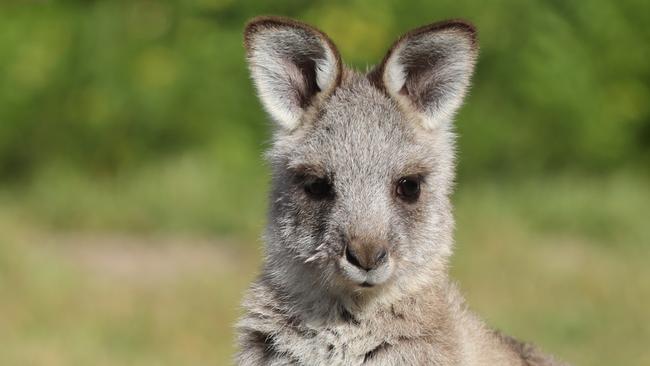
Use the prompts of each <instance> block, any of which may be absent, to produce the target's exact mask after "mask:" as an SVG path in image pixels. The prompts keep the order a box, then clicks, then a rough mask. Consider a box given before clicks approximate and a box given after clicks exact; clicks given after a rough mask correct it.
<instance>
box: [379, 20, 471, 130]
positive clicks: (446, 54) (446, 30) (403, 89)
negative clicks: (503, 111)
mask: <svg viewBox="0 0 650 366" xmlns="http://www.w3.org/2000/svg"><path fill="white" fill-rule="evenodd" d="M477 55H478V42H477V39H476V29H475V28H474V26H473V25H471V24H470V23H467V22H464V21H460V20H451V21H445V22H440V23H435V24H430V25H427V26H424V27H421V28H417V29H415V30H412V31H411V32H409V33H406V34H405V35H403V36H402V37H401V38H400V39H398V40H397V41H396V42H395V43H394V44H393V46H392V47H391V48H390V50H389V51H388V53H387V54H386V57H384V60H383V61H382V63H381V64H380V65H378V66H377V67H376V68H375V69H374V70H373V71H371V73H370V75H369V78H370V79H371V80H372V81H373V82H374V83H375V84H377V85H378V86H379V88H380V89H383V90H385V91H386V92H387V93H388V94H389V95H390V96H391V97H393V98H394V99H395V100H397V102H398V103H400V104H401V105H403V106H404V107H406V109H407V110H411V111H415V112H416V113H417V114H418V115H420V116H421V120H422V123H423V124H424V127H426V128H435V127H437V126H439V125H440V124H441V123H444V122H446V121H450V120H451V118H452V117H453V115H454V113H455V112H456V110H457V109H458V108H459V107H460V105H461V103H462V101H463V97H464V96H465V93H466V91H467V89H468V87H469V84H470V78H471V76H472V72H473V70H474V64H475V63H476V57H477Z"/></svg>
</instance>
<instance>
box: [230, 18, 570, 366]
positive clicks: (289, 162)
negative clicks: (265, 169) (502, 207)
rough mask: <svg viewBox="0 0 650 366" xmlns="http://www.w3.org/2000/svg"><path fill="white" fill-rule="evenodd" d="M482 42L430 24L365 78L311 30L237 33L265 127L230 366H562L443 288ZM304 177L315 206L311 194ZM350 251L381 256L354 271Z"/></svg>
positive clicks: (460, 27) (295, 25)
mask: <svg viewBox="0 0 650 366" xmlns="http://www.w3.org/2000/svg"><path fill="white" fill-rule="evenodd" d="M477 45H478V43H477V39H476V31H475V29H474V27H473V26H472V25H471V24H469V23H467V22H464V21H458V20H455V21H447V22H442V23H435V24H432V25H429V26H425V27H422V28H418V29H416V30H414V31H412V32H409V33H407V34H406V35H404V36H403V37H401V38H400V39H399V40H398V41H397V42H396V43H395V44H394V45H393V46H392V47H391V48H390V50H389V51H388V53H387V55H386V57H385V58H384V60H383V61H382V62H381V63H380V64H379V65H378V66H377V67H376V68H374V69H373V70H372V71H370V72H369V73H367V74H362V73H359V72H356V71H354V70H350V69H348V68H346V67H345V66H344V65H343V64H342V63H341V62H340V56H339V54H338V51H337V50H336V47H335V46H334V44H333V43H332V42H331V41H330V40H329V38H328V37H327V36H326V35H325V34H324V33H322V32H320V31H318V30H316V29H314V28H312V27H310V26H308V25H306V24H303V23H300V22H297V21H295V20H290V19H286V18H278V17H261V18H256V19H253V20H252V21H251V22H250V23H249V24H248V25H247V27H246V30H245V46H246V49H247V57H248V62H249V67H250V70H251V75H252V78H253V81H254V83H255V85H256V87H257V91H258V94H259V97H260V99H261V101H262V104H263V105H264V106H265V108H266V109H267V110H268V112H269V114H270V115H271V117H272V118H273V120H274V121H275V122H276V128H275V131H274V136H273V144H272V146H271V148H270V150H269V151H268V152H267V160H268V161H269V163H270V166H271V169H272V174H273V175H272V188H271V197H270V199H271V204H270V209H269V223H268V226H267V228H266V232H265V260H264V265H263V268H262V272H261V274H260V276H259V277H258V278H257V279H256V280H255V282H254V283H253V284H252V285H251V287H250V289H249V291H248V292H247V294H246V296H245V299H244V302H243V306H244V309H245V314H244V316H243V317H242V319H241V320H240V321H239V323H238V325H237V331H238V336H239V349H240V350H239V353H238V355H237V363H238V364H240V365H535V366H542V365H546V366H551V365H560V363H557V362H556V361H554V360H553V359H552V358H550V357H548V356H545V355H543V354H541V353H540V352H539V351H537V350H536V349H535V348H534V347H532V346H529V345H524V344H521V343H519V342H517V341H515V340H513V339H512V338H509V337H506V336H503V335H501V334H499V333H498V332H495V331H493V330H492V329H490V328H489V327H487V326H486V325H485V324H484V323H483V322H482V321H481V320H479V319H478V318H477V317H476V316H475V315H474V314H473V313H472V312H470V311H469V310H468V309H467V306H466V304H465V302H464V300H463V297H462V296H461V295H460V292H459V291H458V289H457V288H456V286H455V285H454V283H453V282H452V281H451V280H450V279H449V277H448V262H449V257H450V256H451V254H452V249H453V248H452V247H453V235H452V234H453V227H454V221H453V216H452V206H451V203H450V195H451V193H452V189H453V181H454V161H455V152H454V151H455V136H454V132H453V125H452V117H453V115H454V113H455V112H456V110H457V109H458V108H459V107H460V105H461V103H462V99H463V97H464V95H465V93H466V91H467V89H468V87H469V81H470V78H471V75H472V72H473V68H474V64H475V61H476V57H477V53H478V46H477ZM404 177H417V178H413V179H417V180H418V182H419V185H420V192H419V196H418V198H417V200H415V201H407V200H404V199H402V198H400V196H399V194H398V189H397V188H396V187H397V186H398V185H399V182H400V181H402V179H403V178H404ZM315 179H318V180H320V181H323V182H328V184H329V186H330V187H331V189H330V190H328V191H327V192H326V193H327V195H326V196H323V197H321V198H318V199H316V198H314V197H313V196H310V194H309V193H308V191H309V190H308V189H307V188H306V187H307V186H308V184H310V183H309V182H313V181H314V180H315ZM352 243H362V244H363V245H364V248H366V249H367V248H372V245H374V244H377V245H379V243H381V245H382V248H383V247H384V246H385V247H386V248H387V249H388V252H389V256H388V257H387V259H386V260H385V261H382V265H381V266H377V268H376V269H375V268H373V269H367V270H360V269H359V268H357V267H358V265H357V266H355V265H354V260H351V259H350V258H349V256H348V255H347V254H346V253H347V252H346V248H347V247H348V246H350V245H351V244H352ZM369 252H372V251H371V250H369Z"/></svg>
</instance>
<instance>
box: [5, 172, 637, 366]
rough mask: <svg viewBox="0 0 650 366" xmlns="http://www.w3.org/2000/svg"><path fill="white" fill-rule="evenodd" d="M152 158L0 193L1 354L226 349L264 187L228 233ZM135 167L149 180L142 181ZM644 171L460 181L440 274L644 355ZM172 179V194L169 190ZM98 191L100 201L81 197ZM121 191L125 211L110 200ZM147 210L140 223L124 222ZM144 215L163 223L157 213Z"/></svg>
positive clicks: (588, 342) (575, 341)
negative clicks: (113, 177) (144, 163)
mask: <svg viewBox="0 0 650 366" xmlns="http://www.w3.org/2000/svg"><path fill="white" fill-rule="evenodd" d="M190 166H191V164H190ZM165 171H166V169H164V168H160V169H159V170H156V171H154V172H148V173H144V175H142V176H141V177H142V178H140V180H138V179H135V180H133V181H132V183H128V184H127V183H125V182H128V181H127V180H126V179H125V180H124V181H121V182H120V183H119V184H116V185H115V186H114V188H112V189H105V186H93V184H92V183H88V182H84V181H82V180H79V181H78V183H77V184H76V185H67V184H68V183H69V182H71V179H72V178H69V177H68V178H56V179H54V178H53V179H54V180H55V182H54V185H53V187H63V188H61V189H63V190H64V192H63V193H62V194H64V196H65V197H67V200H60V202H59V201H57V198H56V197H54V198H52V197H50V198H48V195H47V194H45V193H43V192H44V191H39V189H42V188H38V187H36V188H28V189H26V190H23V191H21V193H22V196H20V197H18V196H11V195H10V193H11V192H10V191H7V192H5V194H3V195H1V196H0V197H2V200H3V202H4V203H5V204H4V205H2V206H0V364H2V365H9V366H13V365H45V366H50V365H66V366H67V365H88V364H93V365H205V364H215V365H222V364H229V363H230V361H231V357H232V354H233V352H234V348H233V343H234V340H233V332H232V325H233V322H234V321H235V319H236V317H237V315H238V304H239V299H240V297H241V293H242V291H243V290H244V289H245V287H246V285H247V283H248V282H249V281H250V280H251V279H252V278H253V276H254V274H255V272H256V270H257V266H258V264H259V257H260V254H259V250H258V249H257V245H256V244H257V243H256V239H255V236H256V235H257V231H258V230H259V226H260V224H261V222H262V220H263V217H262V215H263V214H262V212H263V205H264V200H263V199H261V198H259V197H248V198H246V197H244V198H241V197H240V198H239V199H240V201H241V202H240V206H241V207H244V208H246V210H250V212H251V214H250V215H251V216H250V217H249V218H247V219H246V220H247V222H248V223H245V224H241V226H237V227H236V229H233V230H232V231H231V232H226V233H229V234H228V236H229V237H230V239H226V238H224V236H223V235H222V234H220V232H219V231H218V225H217V229H215V226H212V224H209V221H200V222H199V223H195V224H191V222H190V221H191V219H196V218H201V217H205V218H206V219H205V220H207V217H209V216H210V215H211V214H217V213H218V214H221V215H224V214H226V213H227V210H226V209H225V208H223V207H220V208H209V207H208V208H205V207H202V206H201V204H200V203H201V202H202V200H203V202H204V205H207V206H209V204H211V203H215V202H217V200H216V199H214V198H212V199H210V198H209V197H202V196H201V195H204V194H207V192H209V191H210V189H209V184H207V186H206V187H202V186H198V188H197V187H196V186H185V185H184V184H188V183H184V184H171V183H170V182H171V181H173V180H174V179H176V178H174V174H168V175H165V174H166V173H164V172H165ZM192 171H194V172H195V173H193V175H190V177H192V179H191V180H195V179H198V180H200V179H203V178H205V174H208V173H205V172H202V170H201V169H198V168H191V167H190V168H186V170H182V169H181V172H184V173H183V174H185V173H187V172H192ZM161 172H163V173H161ZM146 176H149V177H154V178H155V179H154V180H153V181H155V182H157V183H158V184H159V186H158V187H162V188H152V191H151V192H147V191H146V190H145V189H144V188H142V187H146V183H147V179H149V178H146ZM57 179H58V180H59V183H56V180H57ZM151 182H152V181H149V183H151ZM181 183H182V182H181ZM122 184H124V185H122ZM243 184H250V183H243ZM152 186H153V185H152ZM648 186H649V185H648V180H647V179H646V178H640V177H637V176H631V175H621V176H614V177H611V178H607V179H600V180H594V179H587V178H575V177H574V178H552V179H551V178H548V179H545V180H543V181H530V182H521V183H518V184H515V183H507V184H501V183H498V182H492V183H491V182H480V183H476V184H472V183H465V184H464V185H463V186H461V189H460V191H459V193H458V194H457V195H456V196H455V202H456V216H457V227H458V230H457V252H456V255H455V257H454V260H453V274H454V276H455V278H457V279H458V281H459V282H460V284H461V287H462V288H463V290H464V291H465V293H466V295H467V298H468V300H469V303H470V305H471V307H472V308H473V309H474V310H476V311H477V312H478V313H480V314H481V316H483V317H484V318H486V319H487V320H488V322H489V323H490V324H491V325H493V326H495V327H498V328H500V329H502V330H504V331H506V332H508V333H510V334H513V335H515V336H517V337H520V338H522V339H526V340H530V341H534V342H536V343H538V344H540V345H541V346H542V347H543V348H544V349H545V350H547V351H549V352H552V353H555V354H557V355H559V356H560V357H561V358H563V359H566V360H568V361H570V362H571V363H573V364H575V365H596V366H599V365H602V366H605V365H614V364H619V365H647V364H650V353H649V352H648V351H647V340H648V339H650V313H649V312H648V311H647V308H646V306H647V304H648V303H650V267H649V266H648V265H647V263H648V258H650V245H649V244H650V241H649V240H648V238H650V227H648V225H647V223H646V221H647V215H645V212H646V209H647V207H649V205H650V195H649V194H648ZM93 187H94V188H93ZM169 187H174V188H176V189H177V190H176V191H175V192H176V194H177V195H179V197H181V198H182V199H180V200H179V199H169V198H168V197H169V195H166V194H164V193H165V190H168V189H170V188H169ZM179 187H180V188H179ZM188 187H189V188H188ZM75 189H76V190H77V195H75V194H74V191H75ZM119 191H123V192H125V193H124V195H123V196H120V195H119V194H118V192H119ZM89 192H90V193H89ZM93 192H94V193H93ZM102 192H104V193H105V194H106V195H108V197H110V198H101V193H102ZM137 192H141V193H142V194H141V195H138V194H137ZM190 192H194V193H193V194H194V195H195V196H192V197H194V198H191V199H190V198H188V197H190V196H188V195H189V194H190ZM156 197H158V198H159V203H158V205H154V204H153V203H154V202H155V201H156V199H155V198H156ZM39 200H40V201H41V202H43V207H45V210H48V212H51V213H48V212H45V213H44V212H42V211H39V210H38V204H37V202H38V201H39ZM188 200H189V201H191V202H187V201H188ZM253 201H254V202H253ZM147 202H149V203H147ZM98 203H102V204H108V203H110V205H112V206H113V208H111V209H107V208H105V207H99V208H98V210H100V211H101V213H100V214H95V213H94V211H92V210H89V208H90V207H93V205H95V204H98ZM206 203H207V204H206ZM148 204H150V206H148ZM86 205H87V206H86ZM177 205H180V207H181V209H180V212H178V211H175V208H176V206H177ZM64 206H65V207H64ZM120 207H127V208H130V209H131V210H135V211H131V210H125V211H123V215H122V216H119V215H117V214H116V213H114V212H119V208H120ZM196 207H198V208H196ZM231 207H233V206H231ZM59 208H60V210H61V212H63V213H64V214H68V215H70V216H69V217H68V218H67V219H65V220H63V222H64V223H65V224H63V225H61V221H55V220H52V219H51V218H52V217H55V216H56V215H55V214H54V213H56V211H57V210H58V209H59ZM136 209H137V210H136ZM102 210H103V211H102ZM256 210H257V211H256ZM254 211H255V212H257V213H253V212H254ZM134 212H135V213H134ZM71 213H74V214H71ZM84 213H85V214H86V215H87V216H84ZM75 215H76V216H75ZM149 215H152V217H153V218H149V221H148V224H147V225H150V226H145V228H146V229H145V230H142V228H139V227H137V226H129V220H130V219H131V218H133V217H142V218H147V217H149ZM183 215H190V218H189V219H188V218H186V217H184V216H183ZM231 215H232V214H231ZM74 217H78V225H76V226H75V224H74V220H73V219H72V218H74ZM233 217H234V216H231V217H227V218H216V219H215V220H222V222H224V223H227V222H229V221H228V220H234V218H233ZM157 218H164V219H162V221H163V223H172V222H175V223H176V224H175V225H170V227H165V226H164V225H161V227H156V226H155V220H156V219H157ZM67 220H70V221H67ZM251 223H252V224H251ZM192 225H194V226H192ZM233 233H235V234H233ZM233 238H234V239H233Z"/></svg>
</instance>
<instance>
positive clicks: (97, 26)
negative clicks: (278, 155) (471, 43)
mask: <svg viewBox="0 0 650 366" xmlns="http://www.w3.org/2000/svg"><path fill="white" fill-rule="evenodd" d="M260 14H278V15H287V16H292V17H296V18H298V19H302V20H304V21H307V22H309V23H312V24H314V25H316V26H318V27H320V28H321V29H323V30H324V31H325V32H327V33H328V34H330V36H331V37H332V38H333V40H334V41H335V42H336V43H337V44H338V46H339V48H340V50H341V53H342V55H343V57H344V59H345V60H346V61H347V63H349V64H350V65H352V66H355V67H358V68H361V69H365V68H366V67H368V65H372V64H373V63H375V62H377V61H378V60H379V59H380V58H381V57H382V56H383V54H384V52H385V51H386V49H387V48H388V46H389V45H390V43H391V42H392V41H393V40H394V39H395V38H396V37H397V36H398V35H400V34H401V33H403V32H405V31H407V30H408V29H410V28H413V27H416V26H419V25H422V24H425V23H429V22H432V21H436V20H442V19H444V18H455V17H462V18H466V19H469V20H471V21H473V22H474V23H475V24H476V25H477V27H478V29H479V32H480V43H481V47H482V49H481V56H480V61H479V64H478V69H477V72H476V77H475V78H474V87H473V89H472V92H471V95H470V96H469V98H468V100H467V103H466V105H465V107H464V108H463V109H462V111H461V112H460V114H459V116H458V119H457V128H458V132H459V146H460V147H459V156H460V161H459V167H458V169H459V178H458V189H457V193H456V194H455V196H454V202H455V205H456V216H457V219H458V225H457V252H456V256H455V257H454V260H453V272H454V275H455V277H456V278H457V279H458V281H459V282H460V285H461V287H462V288H463V290H464V291H465V293H466V295H467V297H468V300H469V302H470V304H471V307H472V308H473V309H474V310H476V311H477V312H479V313H480V314H481V315H482V316H484V317H485V318H486V319H487V320H488V322H489V323H490V324H491V325H493V326H494V327H497V328H499V329H502V330H503V331H505V332H508V333H510V334H513V335H515V336H517V337H519V338H522V339H525V340H534V341H536V342H537V343H538V344H540V345H541V346H542V347H543V348H544V349H546V350H547V351H550V352H553V353H555V354H557V355H559V356H560V357H561V358H564V359H566V360H568V361H570V362H572V363H574V364H576V365H603V366H604V365H650V351H649V350H648V342H650V312H649V311H648V306H650V265H649V264H650V221H649V219H650V217H649V214H648V208H649V207H650V169H649V167H650V103H649V102H650V66H649V65H650V63H649V59H650V26H649V25H650V2H648V1H646V0H618V1H613V0H612V1H608V0H590V1H559V0H558V1H556V0H546V1H542V0H530V1H516V0H510V1H507V0H497V1H490V2H487V1H486V2H477V1H459V0H457V1H397V0H374V1H315V2H300V1H287V0H279V1H273V2H265V1H246V2H244V1H234V0H177V1H153V0H149V1H147V0H128V1H127V0H115V1H99V0H98V1H90V0H84V1H81V0H78V1H72V0H68V1H25V0H3V1H2V2H1V3H0V364H2V365H48V366H49V365H208V364H210V365H223V364H229V363H230V362H231V357H232V354H233V352H234V346H233V344H234V340H233V330H232V325H233V322H234V321H235V319H236V317H237V315H238V314H239V309H238V303H239V299H240V296H241V294H242V291H243V290H244V289H245V287H246V285H247V283H248V282H249V281H250V280H251V279H252V278H253V277H254V275H255V273H256V271H257V269H258V265H259V261H260V256H261V250H260V247H261V243H260V239H259V234H260V231H261V229H262V228H263V226H264V223H265V210H266V195H267V193H266V192H267V188H268V169H267V167H266V166H265V164H264V162H263V159H262V158H261V154H262V152H263V150H264V149H265V147H266V146H267V143H268V138H269V125H270V124H269V123H268V121H267V118H266V116H265V115H264V113H263V111H262V109H261V107H260V104H259V102H258V101H257V99H256V97H255V95H254V91H253V89H252V87H251V83H250V81H249V79H248V75H247V71H246V68H245V63H244V50H243V47H242V37H241V32H242V29H243V25H244V23H245V21H246V20H247V19H248V18H250V17H252V16H255V15H260Z"/></svg>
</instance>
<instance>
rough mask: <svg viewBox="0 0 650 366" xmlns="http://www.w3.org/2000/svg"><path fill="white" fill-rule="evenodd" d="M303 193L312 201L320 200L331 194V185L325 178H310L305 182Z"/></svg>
mask: <svg viewBox="0 0 650 366" xmlns="http://www.w3.org/2000/svg"><path fill="white" fill-rule="evenodd" d="M305 192H306V193H307V195H309V197H311V198H313V199H316V200H322V199H325V198H327V197H329V196H330V195H331V194H332V185H331V184H330V182H329V181H328V180H327V179H325V178H311V179H308V180H307V181H306V182H305Z"/></svg>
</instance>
